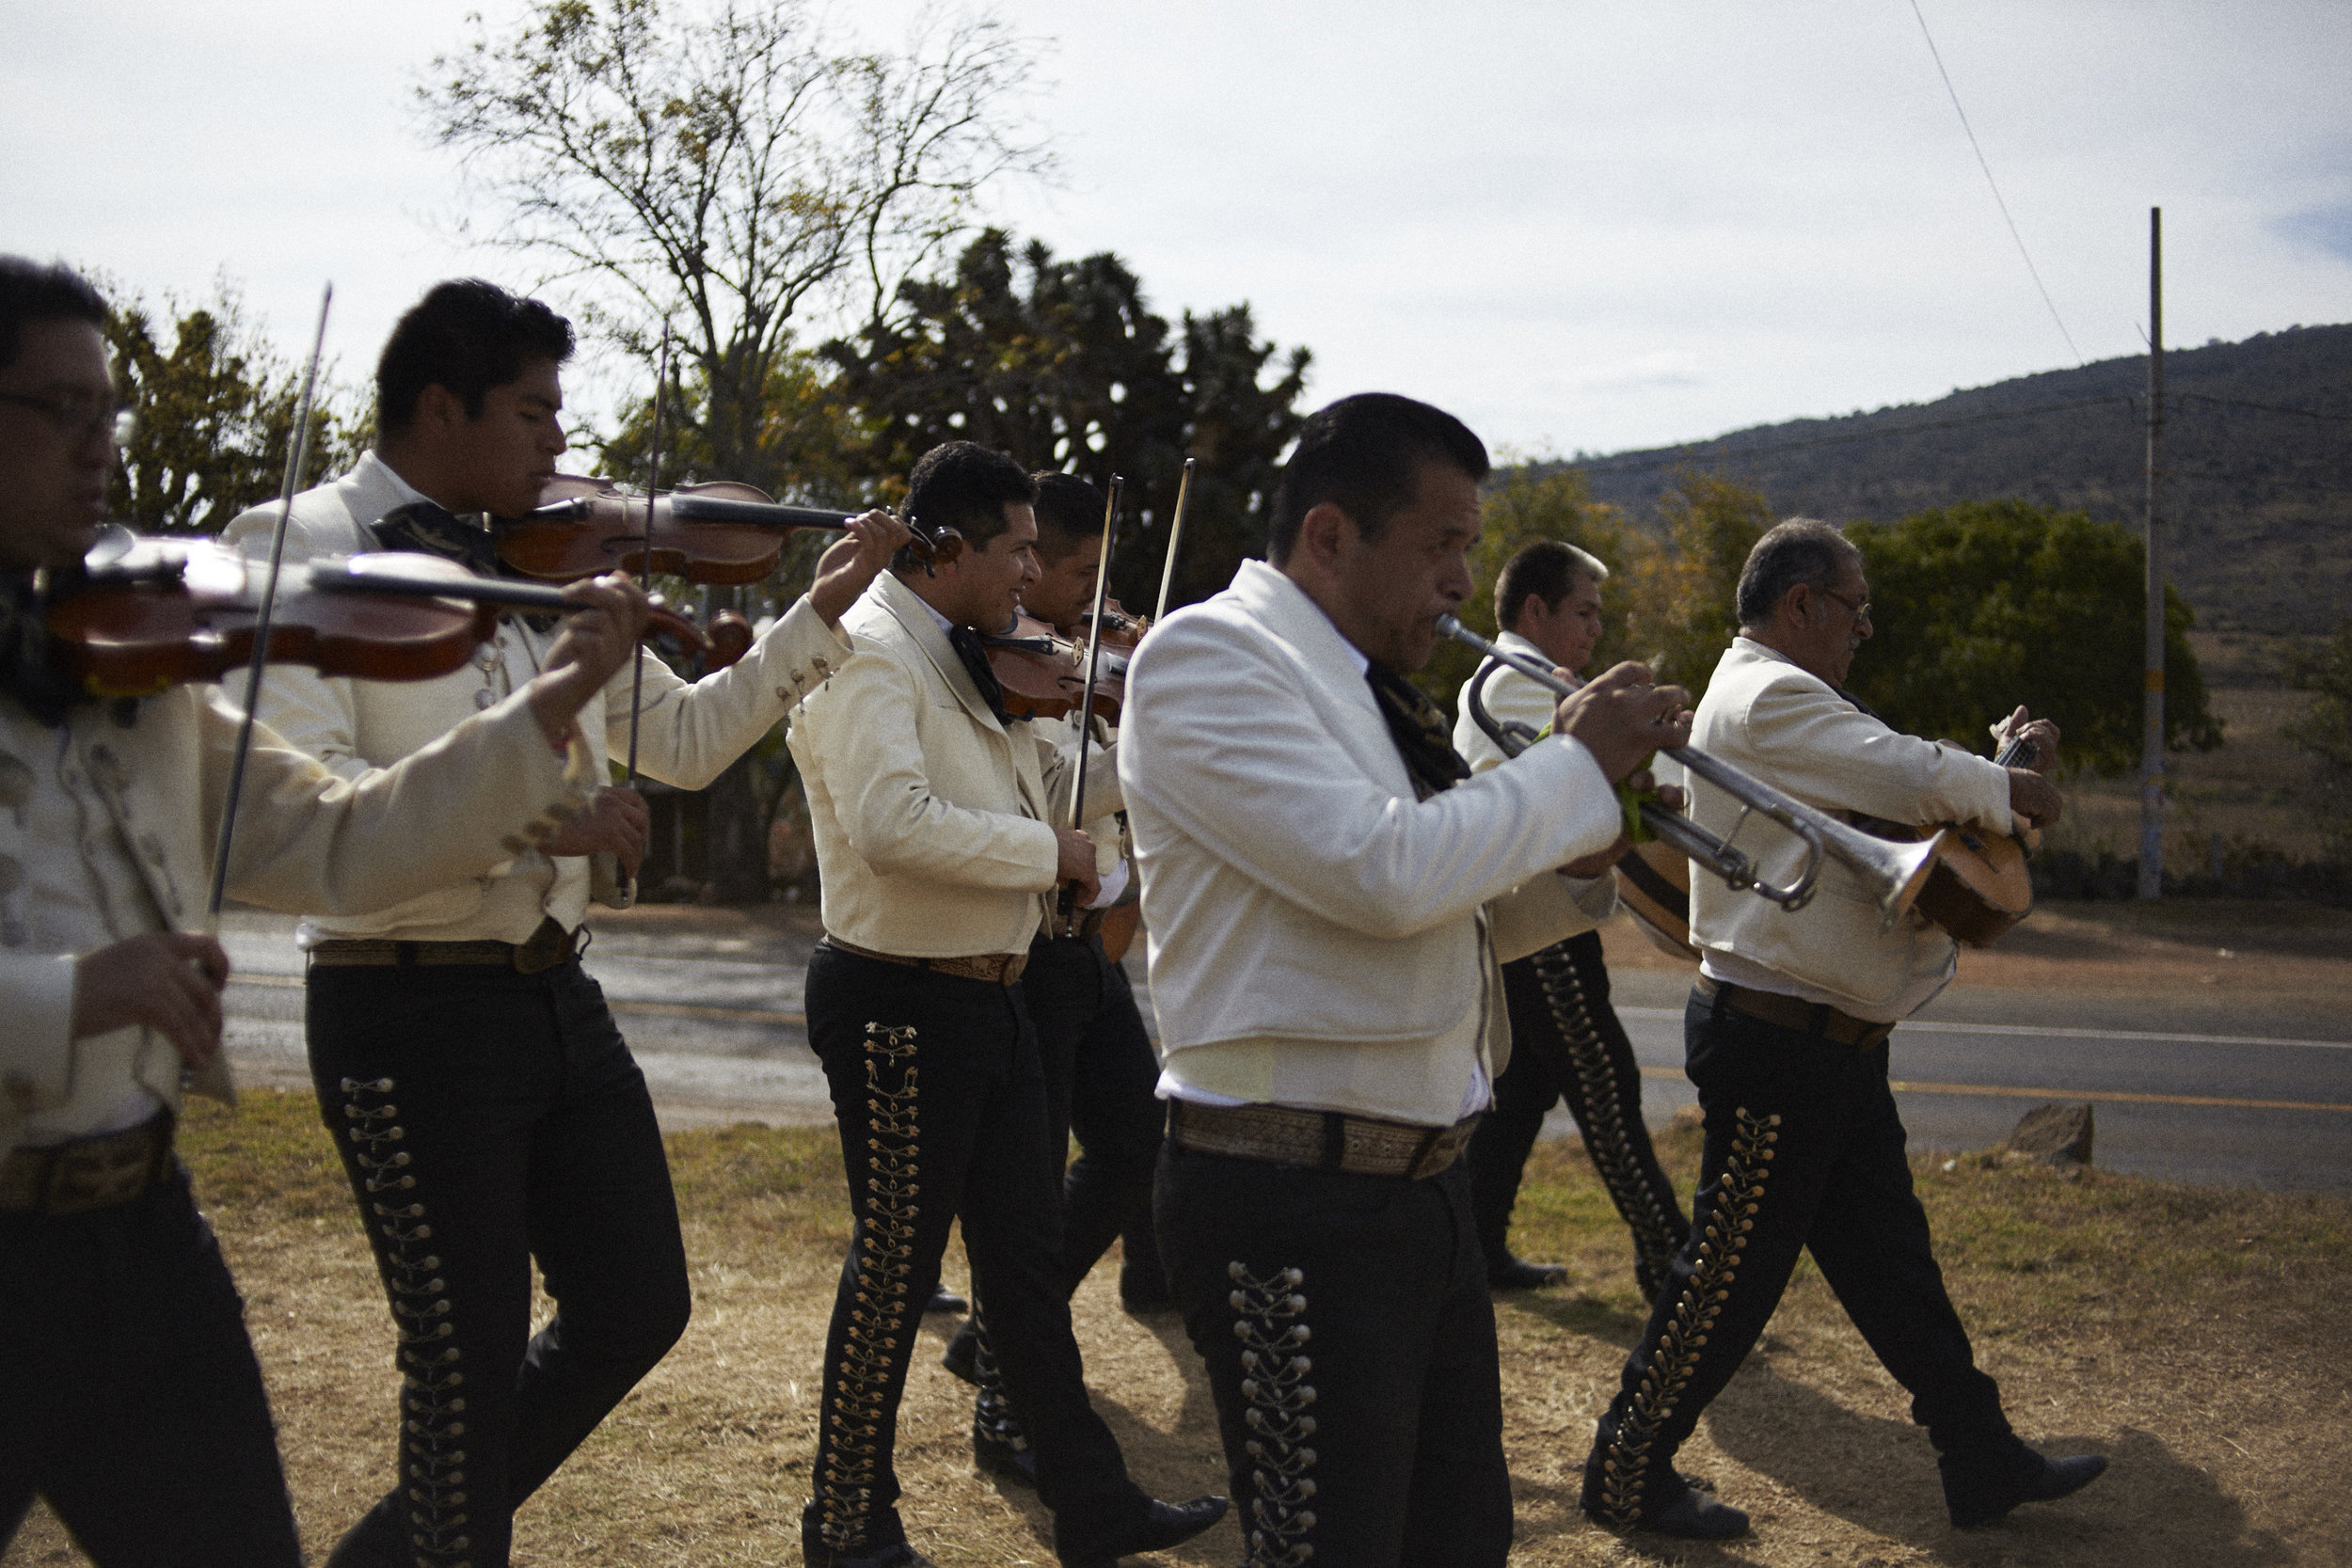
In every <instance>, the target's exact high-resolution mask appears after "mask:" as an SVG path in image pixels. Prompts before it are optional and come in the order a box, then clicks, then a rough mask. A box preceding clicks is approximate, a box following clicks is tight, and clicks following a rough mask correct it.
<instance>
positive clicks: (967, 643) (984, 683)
mask: <svg viewBox="0 0 2352 1568" xmlns="http://www.w3.org/2000/svg"><path fill="white" fill-rule="evenodd" d="M947 642H948V645H949V646H950V647H952V648H954V649H955V650H956V657H958V658H960V659H961V660H963V673H965V674H967V675H970V676H971V677H972V684H973V685H974V686H976V687H978V688H979V690H980V700H981V701H982V702H984V703H986V704H987V705H988V710H989V711H990V712H991V713H993V714H994V715H995V716H996V721H997V722H998V723H1000V724H1009V723H1011V722H1012V716H1011V715H1009V714H1008V713H1007V712H1006V711H1005V683H1004V682H1002V681H1000V680H998V679H997V678H996V672H995V670H994V669H993V667H992V666H991V665H990V664H989V662H988V648H987V646H986V644H984V643H982V642H981V641H980V634H979V633H978V632H977V631H974V630H973V629H972V628H971V627H970V626H950V627H949V628H948V629H947Z"/></svg>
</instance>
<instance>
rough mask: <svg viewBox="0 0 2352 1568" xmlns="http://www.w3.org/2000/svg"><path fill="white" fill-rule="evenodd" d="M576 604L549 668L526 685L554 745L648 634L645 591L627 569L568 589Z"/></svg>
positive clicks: (533, 707) (534, 710) (568, 596)
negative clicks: (634, 580) (638, 641)
mask: <svg viewBox="0 0 2352 1568" xmlns="http://www.w3.org/2000/svg"><path fill="white" fill-rule="evenodd" d="M564 597H565V598H566V599H569V600H570V601H571V602H572V604H573V605H574V606H575V607H576V608H575V609H574V610H573V612H572V614H571V616H570V617H569V618H568V619H566V620H565V621H564V631H563V635H562V636H560V637H558V638H557V639H556V640H555V646H554V647H552V648H550V649H549V650H548V662H547V668H545V669H544V670H541V671H540V672H539V673H538V674H537V675H536V676H534V677H532V682H531V684H530V685H529V686H527V687H525V688H524V691H525V692H526V693H527V694H528V697H529V700H530V703H531V711H532V713H533V714H535V715H537V716H538V720H539V727H540V728H541V729H543V730H545V731H547V735H548V744H549V745H554V746H561V745H563V744H564V741H565V740H566V739H567V738H569V736H571V733H572V718H573V716H574V715H576V714H577V713H579V712H580V709H581V708H582V707H584V706H586V705H588V702H589V700H590V699H591V698H593V697H595V696H596V693H597V692H599V691H601V690H603V689H604V683H605V682H607V681H609V680H611V679H612V676H613V673H614V672H616V671H617V670H619V669H620V668H621V666H622V665H623V664H625V663H627V662H628V658H629V656H630V655H631V654H633V653H635V652H636V651H637V640H638V639H639V638H641V637H643V636H644V634H645V618H646V614H647V609H648V606H647V601H646V599H645V591H644V589H642V588H640V587H638V586H637V584H636V583H634V582H632V581H630V580H629V577H628V573H626V572H614V573H612V574H610V575H609V576H606V577H600V578H583V579H582V580H580V581H579V582H575V583H573V584H571V585H570V586H569V587H567V588H565V589H564Z"/></svg>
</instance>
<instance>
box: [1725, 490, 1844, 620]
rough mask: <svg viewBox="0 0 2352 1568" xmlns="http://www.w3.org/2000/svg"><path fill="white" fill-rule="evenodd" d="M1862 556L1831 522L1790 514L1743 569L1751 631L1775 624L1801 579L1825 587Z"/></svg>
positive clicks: (1745, 615)
mask: <svg viewBox="0 0 2352 1568" xmlns="http://www.w3.org/2000/svg"><path fill="white" fill-rule="evenodd" d="M1861 559H1862V552H1861V551H1860V550H1858V549H1856V548H1855V547H1854V546H1853V544H1852V542H1851V540H1849V539H1848V538H1847V537H1846V536H1845V535H1844V534H1842V533H1840V532H1838V531H1836V529H1834V528H1832V527H1830V526H1829V525H1828V524H1827V523H1824V522H1820V521H1819V520H1817V519H1815V518H1812V517H1791V518H1789V519H1788V521H1787V522H1784V523H1781V524H1779V525H1778V526H1776V527H1774V528H1773V529H1772V531H1770V532H1768V533H1766V534H1765V535H1764V537H1763V538H1761V539H1758V540H1757V541H1756V548H1754V549H1752V550H1750V551H1749V552H1748V563H1747V564H1746V565H1745V566H1742V567H1741V568H1740V598H1739V609H1740V625H1741V626H1745V627H1747V628H1749V629H1751V630H1761V629H1763V628H1764V627H1766V626H1771V625H1772V615H1773V612H1774V611H1776V610H1778V609H1779V608H1780V601H1781V600H1783V599H1785V598H1787V597H1788V590H1790V589H1791V588H1794V587H1796V586H1797V585H1798V584H1799V583H1803V584H1804V585H1805V586H1806V587H1808V588H1816V589H1820V588H1827V587H1828V586H1829V585H1830V584H1831V583H1833V582H1835V581H1836V580H1837V576H1838V572H1839V570H1840V569H1841V568H1842V567H1844V565H1845V564H1846V563H1847V562H1850V561H1859V560H1861Z"/></svg>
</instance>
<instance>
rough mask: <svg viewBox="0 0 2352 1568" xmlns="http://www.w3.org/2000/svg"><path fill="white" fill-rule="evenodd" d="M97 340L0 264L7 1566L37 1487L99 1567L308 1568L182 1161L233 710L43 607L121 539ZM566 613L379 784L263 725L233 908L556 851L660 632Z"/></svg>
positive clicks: (221, 967) (253, 1376) (339, 895)
mask: <svg viewBox="0 0 2352 1568" xmlns="http://www.w3.org/2000/svg"><path fill="white" fill-rule="evenodd" d="M105 320H106V309H105V305H104V303H103V301H102V300H101V299H100V297H99V295H98V293H96V291H95V290H93V289H92V288H91V287H90V286H89V284H88V283H87V282H86V281H85V280H84V279H82V278H81V277H77V276H75V275H74V274H72V273H71V272H69V271H67V270H65V269H64V268H62V267H40V266H37V265H35V264H34V263H32V262H29V261H23V260H21V259H19V258H16V257H0V595H5V605H4V606H0V610H4V611H5V620H6V622H7V625H6V626H5V628H0V801H5V803H6V804H7V806H8V812H7V813H6V814H4V815H0V840H5V841H6V842H5V847H4V848H0V947H5V951H0V991H5V995H6V1001H7V1006H8V1018H9V1023H8V1027H7V1028H6V1029H5V1030H0V1089H4V1090H5V1093H0V1259H5V1266H0V1389H5V1391H6V1392H5V1395H0V1548H5V1546H6V1545H7V1544H8V1540H9V1539H10V1538H11V1537H12V1536H13V1535H14V1534H15V1533H16V1529H17V1527H18V1525H19V1524H20V1523H21V1522H22V1521H23V1519H24V1513H25V1511H26V1510H27V1509H28V1508H29V1507H30V1505H31V1503H32V1501H33V1498H34V1497H35V1496H37V1495H38V1496H40V1497H45V1498H46V1499H47V1500H48V1503H49V1505H50V1507H51V1508H52V1510H54V1511H55V1513H56V1514H57V1516H58V1517H59V1518H60V1519H61V1520H62V1521H63V1522H64V1524H65V1526H66V1528H68V1529H69V1530H71V1531H72V1534H73V1537H74V1540H75V1542H76V1543H77V1544H79V1545H80V1546H81V1548H82V1549H83V1550H84V1551H85V1552H87V1553H88V1554H89V1556H90V1558H91V1559H92V1560H94V1561H96V1562H97V1563H99V1564H100V1568H113V1565H116V1564H124V1565H129V1564H151V1563H167V1562H168V1563H185V1564H204V1565H227V1564H231V1563H234V1564H240V1565H244V1564H260V1565H264V1568H296V1565H298V1564H299V1563H300V1562H301V1561H302V1554H301V1551H300V1549H299V1547H298V1546H297V1544H296V1543H295V1538H294V1515H293V1511H292V1509H291V1507H290V1506H289V1503H288V1500H287V1496H286V1484H285V1481H284V1479H283V1475H282V1472H281V1470H280V1468H279V1465H278V1449H277V1443H276V1440H275V1436H274V1434H273V1433H272V1430H271V1426H270V1416H269V1409H268V1405H267V1402H266V1400H265V1398H264V1396H263V1392H262V1378H261V1371H260V1369H259V1367H258V1366H257V1365H256V1364H255V1361H254V1357H253V1349H252V1345H251V1343H250V1341H249V1340H248V1339H247V1338H246V1330H245V1323H244V1318H243V1308H242V1305H241V1303H240V1302H239V1300H238V1298H237V1293H236V1287H235V1285H234V1284H233V1283H232V1282H231V1281H230V1277H229V1271H228V1268H227V1266H226V1265H225V1264H224V1263H223V1262H222V1260H221V1254H220V1248H219V1245H218V1243H216V1242H215V1240H214V1238H213V1234H212V1230H211V1227H209V1226H207V1225H206V1224H205V1222H204V1220H203V1218H202V1216H201V1215H199V1213H198V1212H197V1210H196V1206H195V1203H194V1201H193V1199H192V1197H191V1196H190V1192H189V1185H188V1173H187V1170H186V1168H185V1167H184V1166H183V1165H182V1164H180V1162H179V1161H178V1160H177V1159H176V1158H175V1157H174V1156H173V1154H172V1152H171V1146H172V1127H173V1122H174V1118H175V1115H176V1113H177V1110H178V1107H179V1104H180V1095H181V1084H182V1076H183V1071H196V1070H204V1071H216V1070H218V1069H217V1066H216V1062H217V1058H218V1055H219V1053H220V1049H221V1004H220V990H221V987H222V985H223V984H224V983H225V981H226V980H227V978H228V972H229V963H228V958H227V957H226V955H225V954H223V952H222V951H221V947H220V944H219V943H218V942H216V941H215V940H214V939H213V937H212V936H210V935H209V934H205V933H203V932H202V931H201V930H200V929H199V927H200V925H201V923H202V921H203V918H204V913H205V911H204V910H203V909H202V908H201V907H200V901H201V900H202V898H203V890H204V889H205V888H206V887H207V886H208V885H210V884H211V882H212V881H213V869H214V868H213V865H212V863H211V860H212V855H213V853H214V846H215V843H216V842H217V830H218V829H219V828H220V826H221V822H220V813H221V802H222V800H223V797H224V794H225V793H226V792H227V789H228V784H229V779H230V773H231V770H232V768H233V761H232V759H233V757H234V755H235V752H236V744H237V735H238V730H239V728H240V722H241V721H240V716H239V715H238V714H237V713H235V712H234V711H232V710H231V709H230V707H229V705H227V704H226V703H225V702H223V701H222V700H221V699H220V698H219V697H218V696H217V695H216V694H215V693H214V692H213V690H212V689H210V688H206V687H201V686H196V685H183V686H176V687H171V688H168V689H164V690H162V691H160V692H158V693H156V694H154V695H151V696H147V697H140V698H136V699H117V700H114V701H110V702H104V703H101V702H99V701H96V700H93V699H92V698H90V697H89V696H88V695H87V692H86V691H85V690H84V689H80V688H77V687H76V686H74V685H72V684H71V683H68V682H66V681H65V680H63V679H61V678H60V677H59V676H58V675H57V674H56V673H54V672H53V671H52V670H51V669H50V668H49V667H48V666H47V663H46V655H45V650H46V641H45V638H44V626H45V623H44V621H42V620H41V619H39V618H37V617H36V616H35V615H34V614H33V613H32V612H33V610H34V608H35V605H34V600H33V591H34V578H33V574H34V573H35V572H37V571H40V570H43V569H46V570H48V571H50V572H53V573H54V572H57V571H61V570H63V569H65V568H69V567H72V566H73V565H74V564H76V563H77V562H80V561H81V559H82V556H83V553H84V552H85V551H86V550H87V548H88V547H89V546H90V544H91V542H92V540H93V538H94V537H95V534H96V531H97V528H98V525H99V523H100V521H101V519H102V518H103V515H104V508H105V500H106V483H107V473H108V470H109V468H110V467H112V464H113V461H114V456H115V448H114V444H113V435H112V432H113V430H114V425H115V419H116V409H117V406H118V398H117V394H116V391H115V388H114V384H113V380H112V377H111V376H110V374H109V372H108V367H107V360H106V348H105V340H104V338H103V335H102V331H103V325H104V323H105ZM568 593H569V596H571V597H573V598H575V599H577V600H578V601H579V602H580V604H581V606H582V607H583V609H584V610H585V611H586V613H584V614H580V615H577V616H575V617H573V618H572V619H571V620H570V621H569V622H568V623H567V624H566V626H565V627H564V631H563V633H562V634H561V635H560V636H557V637H555V638H554V639H553V641H552V643H551V645H550V646H549V647H548V650H547V655H546V658H545V660H544V663H543V667H542V668H541V669H540V670H539V671H538V672H537V673H535V674H533V675H532V678H531V679H529V680H528V681H526V682H523V683H519V684H518V685H517V686H516V689H515V690H514V691H513V692H511V693H506V694H501V697H500V699H499V700H498V701H496V702H494V703H492V704H490V705H487V706H486V707H485V708H484V709H482V710H481V711H479V712H469V713H468V714H467V716H466V718H465V720H464V721H462V722H460V723H457V724H455V725H453V726H452V727H451V728H450V729H449V730H448V731H447V732H446V733H444V734H441V735H437V736H435V737H433V740H432V743H431V744H430V745H427V746H424V747H421V749H419V750H418V751H417V752H416V753H415V754H414V755H412V756H409V757H406V758H405V759H403V760H401V761H399V762H398V763H397V764H396V765H395V766H393V767H391V768H387V769H385V770H383V771H380V772H376V773H373V774H371V775H370V776H368V777H366V778H364V779H358V780H352V779H346V778H340V777H337V776H336V775H335V774H334V773H332V772H330V771H328V770H326V769H325V768H321V767H320V766H319V765H318V764H317V763H316V762H314V761H313V760H311V759H310V757H308V756H305V755H304V754H303V753H301V752H298V751H296V750H295V749H294V748H293V747H291V746H289V745H288V744H287V743H286V742H285V741H284V740H283V739H281V738H280V737H279V736H277V735H275V734H273V733H272V732H271V731H270V730H269V729H268V728H267V727H266V726H259V727H256V728H255V729H254V730H253V732H252V747H251V751H250V752H249V756H248V762H247V765H246V773H245V776H244V780H243V782H244V784H245V785H246V788H245V789H244V790H243V793H242V802H243V803H242V809H241V810H240V811H239V813H238V822H237V832H235V833H234V835H233V837H232V839H231V843H232V844H233V852H232V861H231V863H230V867H229V877H228V883H227V885H228V889H229V891H230V892H231V893H232V894H234V895H236V896H238V897H240V898H243V899H246V900H247V901H249V902H253V903H258V904H261V905H263V906H266V907H269V908H274V909H280V910H289V911H293V910H312V911H336V912H339V913H347V912H350V911H358V910H366V909H372V908H375V907H378V906H381V905H384V904H389V903H394V902H397V901H399V900H402V899H405V898H414V897H417V896H419V895H423V894H426V893H428V892H429V891H430V890H431V889H433V888H434V887H436V886H438V885H442V884H447V883H452V882H459V883H463V882H467V881H469V880H470V879H473V878H475V877H477V876H480V875H483V874H485V873H487V872H488V871H489V870H490V869H491V868H492V867H493V866H495V865H497V864H498V863H501V862H502V861H506V860H508V859H510V858H511V857H512V856H513V854H514V849H513V847H512V846H514V845H516V844H521V843H527V842H532V841H542V842H544V841H545V840H546V839H547V838H548V837H549V836H550V835H551V833H552V832H556V831H560V830H559V829H558V823H559V822H560V821H561V820H562V819H563V818H564V817H566V816H569V815H570V814H571V813H572V812H574V811H576V810H577V809H578V808H579V806H580V804H581V803H582V802H583V801H584V800H585V792H586V790H587V788H588V786H589V784H590V782H591V781H592V780H594V778H595V777H596V769H595V759H594V757H593V756H592V754H591V752H590V749H589V747H588V745H587V744H586V743H585V740H584V737H583V736H581V735H580V732H579V731H578V730H577V729H576V728H575V727H574V724H573V715H574V714H575V713H577V712H578V710H579V709H580V706H581V705H582V704H583V703H586V702H589V701H591V700H593V699H594V698H595V697H596V693H597V692H598V691H599V690H600V689H602V688H603V686H604V683H605V681H606V679H607V678H608V676H610V674H611V673H612V672H613V671H615V670H617V669H619V668H621V667H622V666H623V665H624V664H625V663H626V661H627V659H628V651H629V649H630V647H631V646H632V645H633V644H634V642H635V640H636V635H637V631H638V629H639V627H640V626H642V625H643V624H644V608H645V606H644V595H643V594H640V593H639V592H638V591H637V590H636V589H635V588H634V587H631V586H629V585H628V583H627V582H626V580H625V579H613V580H611V581H607V582H601V583H596V584H590V583H580V584H576V585H575V586H574V587H573V588H572V589H571V590H569V591H568Z"/></svg>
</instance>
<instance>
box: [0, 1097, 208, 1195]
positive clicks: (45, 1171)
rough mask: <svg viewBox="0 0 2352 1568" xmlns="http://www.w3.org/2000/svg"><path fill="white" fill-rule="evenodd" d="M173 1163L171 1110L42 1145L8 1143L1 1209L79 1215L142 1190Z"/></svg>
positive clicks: (0, 1174)
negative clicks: (118, 1129)
mask: <svg viewBox="0 0 2352 1568" xmlns="http://www.w3.org/2000/svg"><path fill="white" fill-rule="evenodd" d="M170 1168H171V1113H170V1112H169V1111H158V1112H156V1113H155V1115H154V1116H153V1117H151V1118H150V1119H149V1120H147V1121H144V1122H141V1123H140V1124H139V1125H138V1126H136V1127H133V1128H129V1129H126V1130H125V1131H123V1132H108V1133H105V1134H103V1135H102V1136H99V1137H95V1138H74V1139H72V1140H71V1141H69V1142H66V1143H61V1144H56V1145H54V1146H52V1147H50V1148H12V1149H10V1150H8V1159H6V1160H5V1161H0V1211H4V1212H10V1213H25V1212H32V1213H40V1214H79V1213H83V1212H87V1211H89V1210H92V1209H112V1208H116V1207H119V1205H122V1204H125V1203H128V1202H130V1201H131V1200H132V1199H133V1198H135V1197H138V1196H142V1195H143V1194H145V1193H146V1191H147V1190H148V1189H149V1188H150V1187H152V1186H153V1185H154V1184H155V1183H156V1182H157V1181H159V1180H162V1179H163V1175H164V1172H166V1171H167V1170H169V1169H170Z"/></svg>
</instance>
